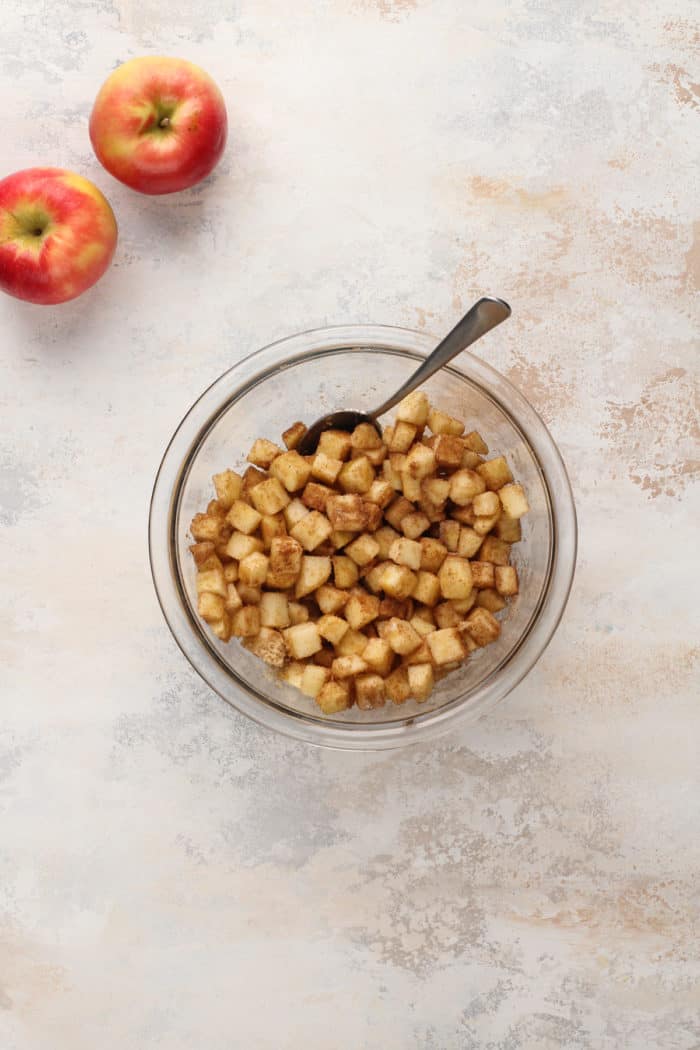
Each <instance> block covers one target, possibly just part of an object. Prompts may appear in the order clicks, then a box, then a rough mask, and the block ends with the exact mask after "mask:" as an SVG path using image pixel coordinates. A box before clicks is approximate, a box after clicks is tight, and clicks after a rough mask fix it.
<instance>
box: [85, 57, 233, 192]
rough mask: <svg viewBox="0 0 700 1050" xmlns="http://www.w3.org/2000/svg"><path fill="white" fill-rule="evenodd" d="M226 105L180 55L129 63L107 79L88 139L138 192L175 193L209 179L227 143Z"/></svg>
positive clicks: (203, 75)
mask: <svg viewBox="0 0 700 1050" xmlns="http://www.w3.org/2000/svg"><path fill="white" fill-rule="evenodd" d="M227 132H228V120H227V117H226V105H225V103H224V99H223V96H222V94H221V92H220V91H219V89H218V87H217V86H216V84H215V83H214V81H213V80H212V79H211V77H210V76H209V74H208V73H205V72H204V70H203V69H200V68H199V66H195V65H193V64H192V63H191V62H186V61H185V60H184V59H181V58H167V57H165V56H156V55H154V56H148V57H144V58H132V59H130V61H128V62H125V63H124V64H123V65H121V66H119V68H118V69H115V71H114V72H113V73H112V74H111V75H110V76H109V77H108V78H107V80H106V81H105V82H104V84H103V85H102V87H101V88H100V91H99V94H98V95H97V98H96V99H95V104H94V106H93V109H92V113H91V115H90V139H91V141H92V145H93V149H94V150H95V153H96V154H97V157H98V160H99V161H100V163H101V164H103V165H104V167H105V168H106V169H107V171H108V172H110V174H112V175H114V177H115V178H117V179H119V180H120V181H121V182H123V183H125V184H126V185H127V186H130V187H131V188H132V189H134V190H139V192H140V193H150V194H160V193H176V192H177V191H178V190H184V189H187V187H188V186H194V185H195V183H197V182H200V181H201V180H202V179H204V178H206V176H207V175H209V173H210V172H211V171H212V170H213V169H214V167H215V166H216V164H217V163H218V161H219V159H220V157H221V154H222V153H223V151H224V146H225V145H226V136H227Z"/></svg>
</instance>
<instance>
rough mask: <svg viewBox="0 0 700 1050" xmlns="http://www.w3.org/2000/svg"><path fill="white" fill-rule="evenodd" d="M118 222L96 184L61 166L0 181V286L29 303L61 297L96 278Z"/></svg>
mask: <svg viewBox="0 0 700 1050" xmlns="http://www.w3.org/2000/svg"><path fill="white" fill-rule="evenodd" d="M116 243H117V223H116V220H115V218H114V213H113V211H112V209H111V208H110V206H109V203H108V202H107V200H105V198H104V197H103V196H102V194H101V193H100V191H99V190H98V188H97V186H93V184H92V183H91V182H88V180H87V179H84V178H83V177H82V176H81V175H76V174H75V173H74V172H72V171H63V169H61V168H27V169H26V170H25V171H16V172H15V174H14V175H8V176H7V178H6V179H3V180H2V181H0V288H2V290H3V291H4V292H8V293H9V294H10V295H14V296H16V297H17V298H18V299H26V300H28V302H30V303H42V304H45V305H48V304H53V303H64V302H65V301H66V300H67V299H74V298H75V297H76V295H80V294H81V293H82V292H84V291H85V290H86V289H87V288H90V286H91V285H93V284H94V283H95V281H98V280H99V279H100V277H101V276H102V274H103V273H104V272H105V270H106V269H107V267H108V266H109V264H110V262H111V260H112V256H113V255H114V248H115V246H116Z"/></svg>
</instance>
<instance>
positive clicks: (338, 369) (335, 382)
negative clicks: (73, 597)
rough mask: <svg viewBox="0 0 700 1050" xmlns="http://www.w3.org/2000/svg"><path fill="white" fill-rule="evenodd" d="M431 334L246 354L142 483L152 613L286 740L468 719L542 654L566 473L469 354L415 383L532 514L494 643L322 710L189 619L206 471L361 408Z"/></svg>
mask: <svg viewBox="0 0 700 1050" xmlns="http://www.w3.org/2000/svg"><path fill="white" fill-rule="evenodd" d="M434 345H435V341H434V340H433V339H432V338H431V337H430V336H428V335H426V334H425V333H420V332H414V331H410V330H408V329H403V328H390V327H385V326H381V325H352V326H347V327H337V328H324V329H318V330H316V331H311V332H304V333H302V334H300V335H294V336H291V337H290V338H288V339H283V340H281V341H280V342H277V343H273V344H272V345H271V346H268V347H265V348H264V349H263V350H259V351H258V352H257V353H255V354H252V355H251V356H250V357H247V358H246V359H245V360H243V361H241V362H240V363H239V364H237V365H235V366H234V367H233V368H232V369H230V371H228V372H226V373H225V374H224V375H223V376H221V378H220V379H218V380H217V381H216V382H215V383H213V384H212V386H210V387H209V389H208V390H207V391H205V393H204V394H203V395H202V396H201V397H200V398H199V400H198V401H196V402H195V404H194V405H193V406H192V408H191V409H190V410H189V412H188V413H187V415H186V416H185V418H184V419H183V420H182V422H181V423H180V425H179V427H178V428H177V430H176V431H175V434H174V435H173V438H172V440H171V442H170V444H169V445H168V448H167V449H166V452H165V455H164V457H163V461H162V463H161V465H160V469H159V471H158V475H157V477H156V481H155V486H154V489H153V497H152V501H151V512H150V522H149V547H150V557H151V569H152V573H153V580H154V583H155V587H156V592H157V594H158V599H159V601H160V605H161V608H162V610H163V614H164V616H165V619H166V620H167V622H168V625H169V627H170V629H171V631H172V633H173V635H174V637H175V640H176V641H177V643H178V645H179V646H180V648H181V649H182V651H183V653H184V654H185V656H186V657H187V659H188V660H189V661H190V663H191V664H192V666H193V667H194V668H195V670H196V671H197V672H198V673H199V674H200V675H201V676H202V678H203V679H204V680H205V681H206V682H207V683H208V684H209V685H210V686H211V688H212V689H214V690H215V691H216V692H217V693H218V694H219V696H221V697H222V698H223V699H224V700H226V701H227V702H228V703H230V704H231V705H232V706H233V707H235V708H236V709H237V710H239V711H241V712H243V713H244V714H246V715H248V716H249V717H250V718H253V719H255V720H256V721H257V722H259V723H261V724H263V725H265V726H268V727H269V728H271V729H276V730H279V731H280V732H283V733H286V734H288V735H289V736H293V737H296V738H298V739H301V740H306V741H308V742H310V743H314V744H322V745H325V746H329V747H338V748H350V749H354V748H359V749H367V750H370V749H371V750H374V749H382V748H392V747H400V746H402V745H404V744H409V743H413V742H415V741H418V740H425V739H429V738H431V737H433V736H435V735H437V734H439V733H443V732H445V731H446V730H448V729H449V728H450V727H451V726H453V725H454V724H455V723H456V722H458V721H459V722H467V721H474V720H475V719H477V718H478V717H480V716H481V715H483V714H484V712H485V711H488V710H489V709H490V708H491V707H493V706H494V705H495V704H496V703H497V702H498V701H499V700H502V699H503V697H505V696H506V695H507V694H508V693H509V692H510V691H511V689H513V688H514V687H515V686H516V685H517V684H518V682H520V681H521V679H522V678H523V677H524V676H525V675H526V674H527V673H528V671H529V670H530V668H531V667H532V666H533V665H534V664H535V662H536V661H537V660H538V659H539V657H540V656H541V655H542V653H543V652H544V649H545V648H546V646H547V644H548V642H549V640H550V638H551V637H552V635H553V633H554V631H555V630H556V627H557V625H558V623H559V621H560V619H561V616H562V613H563V611H564V607H565V605H566V601H567V598H568V595H569V590H570V588H571V583H572V580H573V575H574V566H575V561H576V513H575V509H574V502H573V497H572V494H571V487H570V484H569V479H568V477H567V474H566V469H565V467H564V464H563V462H562V459H561V456H560V455H559V452H558V450H557V447H556V445H555V444H554V441H553V440H552V438H551V436H550V434H549V432H548V430H547V428H546V427H545V425H544V423H543V422H542V420H541V419H540V417H539V416H538V415H537V413H536V412H535V411H534V409H533V408H532V407H531V405H529V404H528V402H527V401H526V400H525V398H524V397H523V396H522V394H520V393H519V392H518V391H517V390H516V389H515V388H514V387H513V386H511V384H510V383H509V382H508V381H507V380H506V379H504V377H503V376H502V375H500V374H499V373H498V372H496V371H494V369H493V368H490V367H489V365H487V364H484V362H483V361H481V360H480V359H479V358H477V357H473V356H472V355H471V354H469V353H463V354H461V355H460V357H459V359H458V361H459V364H456V363H455V364H453V365H452V366H450V367H449V368H445V369H443V370H442V371H440V372H438V373H437V374H436V375H435V376H434V377H433V378H432V379H431V380H429V382H428V383H427V384H426V385H425V388H424V389H425V391H426V393H427V394H428V397H430V399H431V400H432V401H433V402H434V404H435V405H436V406H437V407H439V408H441V409H443V410H444V411H446V412H449V413H450V414H451V415H454V416H457V417H458V418H460V419H464V420H466V422H467V427H468V429H472V428H476V429H478V430H479V431H480V432H481V434H482V435H483V436H484V439H485V440H486V442H487V443H488V445H489V447H490V449H491V451H492V454H501V453H502V454H504V455H506V456H507V458H508V460H509V462H510V464H511V466H512V469H513V473H514V475H515V476H516V478H517V479H518V480H519V481H521V482H522V483H523V485H524V486H525V489H526V492H527V495H528V499H529V502H530V507H531V511H530V513H529V514H528V515H527V516H526V517H525V518H524V519H523V539H522V543H520V544H518V545H517V546H516V547H515V548H514V559H513V561H514V564H515V565H516V566H517V568H518V573H519V576H520V594H519V596H518V597H517V598H516V599H515V600H512V601H511V602H510V603H509V605H508V606H507V608H506V609H505V610H504V612H503V613H502V614H500V616H501V621H502V634H501V637H500V639H499V640H498V641H497V642H496V643H495V644H493V645H490V646H488V647H487V648H485V649H480V650H478V651H477V652H474V653H473V654H472V655H471V657H470V658H469V660H468V662H467V663H466V664H465V665H464V666H463V667H461V668H460V669H459V670H456V671H453V672H452V673H451V674H450V675H448V676H447V677H446V678H444V679H443V680H442V681H441V682H439V683H438V686H437V688H436V689H435V692H434V693H433V695H432V696H431V697H430V699H429V700H428V701H427V702H426V703H423V704H418V703H415V702H414V701H409V702H408V703H406V704H404V705H402V706H395V705H393V704H391V703H388V704H387V705H386V706H385V707H384V708H381V709H377V710H372V711H360V710H358V709H357V708H351V709H350V710H349V711H346V712H342V713H341V714H337V715H333V716H330V717H328V716H323V715H322V714H321V712H320V711H319V709H318V707H317V706H316V704H315V703H314V701H313V700H311V699H309V698H307V697H304V696H302V695H301V694H300V693H299V692H298V691H297V690H295V689H293V688H292V687H291V686H288V685H287V684H286V683H284V682H281V681H280V680H279V679H277V678H276V677H275V674H274V672H273V671H272V670H271V669H270V668H268V667H267V665H265V664H263V663H262V662H261V661H260V660H259V659H258V658H256V657H254V656H252V655H251V654H250V653H249V652H247V651H246V650H245V649H243V648H242V646H241V645H240V644H239V643H238V642H237V641H236V640H232V641H231V642H229V643H223V642H220V641H219V640H218V639H217V638H215V637H214V636H213V635H212V633H211V632H210V631H209V629H208V628H207V627H206V625H205V624H203V623H201V621H200V620H199V619H198V617H197V613H196V607H197V599H196V592H195V572H194V566H193V562H192V558H191V555H190V554H189V551H188V549H187V548H188V544H189V543H190V542H191V540H190V538H189V536H188V527H189V523H190V521H191V519H192V517H193V515H194V514H195V513H197V512H198V511H200V510H202V509H203V508H204V507H205V506H206V504H207V502H208V501H209V500H210V499H211V498H212V496H213V491H212V481H211V478H212V475H213V474H215V473H217V472H218V471H220V470H223V469H224V468H226V467H233V468H234V469H235V468H236V467H237V466H240V465H241V464H242V462H243V460H244V457H245V454H246V453H247V451H248V449H249V448H250V446H251V444H252V443H253V441H254V440H255V438H257V437H267V438H270V439H272V440H274V441H279V440H280V434H281V433H282V431H283V430H285V429H286V428H287V427H288V426H290V425H291V424H292V423H293V422H294V421H295V420H297V419H301V420H304V421H305V422H307V423H311V422H312V421H313V420H314V419H317V418H318V416H320V415H322V414H324V413H326V412H330V411H332V410H334V409H337V408H357V409H371V408H372V406H373V405H375V404H378V403H380V402H381V401H382V400H383V399H384V398H385V397H386V396H387V395H388V394H390V393H391V392H392V391H393V390H395V389H397V388H398V386H399V385H400V384H401V383H402V382H403V381H404V380H405V379H406V378H407V377H408V376H409V375H410V373H411V372H412V371H413V370H414V368H415V367H416V365H417V364H418V362H419V361H420V359H421V358H422V357H425V356H426V354H428V353H430V351H431V350H432V349H433V347H434Z"/></svg>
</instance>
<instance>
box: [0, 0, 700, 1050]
mask: <svg viewBox="0 0 700 1050" xmlns="http://www.w3.org/2000/svg"><path fill="white" fill-rule="evenodd" d="M166 6H167V15H166V14H165V10H166ZM689 10H690V8H689V5H688V4H687V3H684V2H681V0H662V2H657V3H654V4H643V3H636V2H628V3H622V4H620V3H618V2H614V3H613V2H612V0H608V2H599V3H587V2H585V0H583V2H569V0H567V2H564V0H561V2H557V0H512V2H511V3H505V2H502V0H492V2H490V3H477V2H474V3H471V2H470V3H466V2H462V0H435V2H430V0H325V2H317V3H316V2H312V0H299V2H297V3H296V4H294V5H289V4H287V3H283V2H281V0H264V2H263V0H260V2H258V0H238V2H233V0H202V2H201V3H197V4H195V3H192V2H190V0H171V2H170V3H169V4H168V5H165V4H162V3H160V2H157V0H71V2H67V0H62V2H61V0H56V2H54V3H51V4H49V3H45V2H39V0H4V3H3V5H2V33H1V34H0V97H2V99H3V133H2V166H3V172H2V173H3V174H4V173H6V172H9V171H12V170H14V169H16V168H21V167H26V166H30V165H32V164H36V163H47V162H48V163H58V164H60V165H62V166H66V167H70V168H74V169H76V170H78V171H80V172H82V173H83V174H86V175H87V176H88V177H90V178H93V179H95V181H96V182H97V183H98V185H99V186H100V187H101V188H102V189H103V190H104V191H105V192H106V193H107V195H108V196H109V198H110V200H111V201H112V203H113V205H114V208H115V211H116V213H117V217H118V220H119V222H120V228H121V239H120V244H119V247H118V250H117V256H116V262H115V265H114V267H113V268H112V270H111V271H110V273H109V274H108V276H107V277H106V278H105V279H104V280H103V281H102V282H101V284H100V285H98V286H97V287H96V288H95V289H93V291H92V292H90V293H88V294H87V295H86V296H85V297H84V298H83V299H81V300H78V301H76V302H75V303H72V304H69V305H67V306H64V307H62V308H60V309H44V310H42V309H40V308H33V307H29V306H26V305H23V304H20V303H15V302H13V301H11V300H9V299H4V300H3V301H2V302H0V333H1V336H0V340H1V346H2V378H1V380H0V398H1V399H2V428H1V429H0V466H1V473H0V486H1V488H0V525H1V527H2V528H1V531H0V542H1V544H2V548H1V551H2V553H1V555H0V557H1V558H2V580H3V602H2V609H1V611H0V621H1V624H2V628H1V631H0V682H1V685H0V694H1V709H0V718H1V726H0V729H1V732H2V752H1V755H0V778H1V780H2V792H1V794H0V800H1V804H2V809H3V814H2V826H1V832H0V857H1V867H0V909H1V918H0V922H1V925H0V1045H1V1046H2V1048H3V1050H83V1048H85V1050H93V1048H94V1047H96V1046H99V1047H100V1048H102V1050H149V1048H151V1047H166V1048H167V1050H192V1048H194V1047H208V1048H209V1050H230V1048H232V1047H236V1048H237V1047H245V1048H252V1050H299V1048H302V1047H304V1048H307V1047H308V1048H313V1050H360V1048H363V1050H364V1048H366V1050H370V1048H371V1050H374V1048H375V1047H376V1048H379V1047H381V1048H382V1050H425V1048H433V1050H472V1048H484V1050H534V1048H537V1050H540V1048H545V1050H555V1048H556V1050H558V1048H561V1047H564V1048H566V1050H583V1048H589V1047H590V1048H596V1050H599V1048H600V1050H613V1048H615V1050H617V1048H620V1050H623V1048H624V1050H648V1048H659V1050H661V1048H663V1050H693V1048H697V1047H698V1045H699V1044H700V957H699V956H700V953H699V949H698V945H699V944H700V922H699V919H698V903H699V902H698V888H697V873H698V868H699V865H700V849H699V845H698V844H699V842H700V838H699V836H698V827H699V826H700V825H699V820H700V785H699V783H698V734H699V731H700V710H699V708H698V676H697V670H696V665H694V663H693V660H694V656H695V655H696V654H695V653H694V651H693V644H694V643H693V638H695V639H697V627H698V618H697V601H696V599H695V597H694V587H697V581H696V582H695V584H693V582H692V572H693V561H694V559H695V560H696V550H697V535H696V533H695V521H696V519H697V515H698V510H699V509H700V508H699V507H698V500H697V489H695V491H693V489H692V487H691V485H692V475H693V470H694V469H695V468H696V467H697V463H694V462H693V460H694V458H695V460H697V458H698V441H697V433H695V434H694V433H693V426H694V425H695V423H696V420H697V400H696V398H697V388H696V387H695V385H694V375H693V371H694V368H695V366H696V363H697V356H696V355H697V343H694V338H695V336H696V333H697V321H698V315H697V312H694V304H695V307H696V306H697V298H695V299H694V298H693V297H694V296H695V297H697V286H698V265H699V260H700V254H699V247H698V226H697V224H696V225H695V227H694V226H693V220H697V218H698V210H697V209H698V200H697V196H698V195H697V164H696V162H697V156H696V155H695V156H694V150H695V147H696V146H697V142H698V139H699V120H698V107H699V105H700V99H699V97H698V96H699V92H700V88H699V87H698V83H697V81H698V80H699V79H700V77H699V76H698V31H697V27H695V26H693V25H692V24H691V23H690V21H689V20H688V14H687V12H688V11H689ZM684 12H685V14H684ZM144 52H164V53H172V54H181V55H183V56H186V57H188V58H190V59H192V60H193V61H195V62H199V63H200V64H202V65H203V66H204V67H205V68H207V69H208V70H209V71H210V72H211V73H212V75H213V76H214V77H215V78H216V79H217V80H218V81H219V83H220V84H221V86H222V89H223V90H224V93H225V95H226V98H227V101H228V104H229V109H230V117H231V125H232V136H231V144H230V148H229V150H228V152H227V154H226V157H225V160H224V162H223V163H222V166H221V167H220V168H219V170H218V172H217V173H216V175H215V177H214V178H212V179H211V180H210V181H209V182H208V183H207V184H206V185H204V186H202V187H201V188H200V189H199V190H196V191H191V192H187V193H185V194H183V195H182V196H180V197H179V198H177V199H146V198H141V197H138V196H136V195H134V194H132V193H130V192H129V191H127V190H126V189H125V188H123V187H121V186H120V185H118V184H116V183H115V182H114V181H113V180H111V179H110V177H109V176H108V175H107V174H106V173H105V172H103V171H102V170H101V169H100V168H99V166H98V165H97V163H96V161H95V160H94V158H93V156H92V154H91V151H90V147H89V142H88V137H87V130H86V124H87V117H88V113H89V108H90V104H91V101H92V98H93V96H94V93H95V92H96V90H97V87H98V85H99V83H100V82H101V80H102V79H103V78H104V76H105V75H106V74H107V73H108V72H109V70H110V69H111V68H113V67H114V65H115V64H116V63H117V62H119V61H121V60H124V59H126V58H128V57H131V56H132V55H136V54H141V53H144ZM693 186H694V187H695V188H693ZM481 291H489V292H494V293H496V294H500V295H503V296H504V297H505V298H507V299H509V300H510V301H511V303H512V304H513V307H514V311H515V313H514V317H513V319H512V320H511V321H510V322H509V323H508V325H506V326H504V328H502V329H501V330H500V331H499V333H498V336H497V337H494V338H493V340H492V341H491V342H490V344H489V348H488V352H489V354H490V355H492V356H493V359H494V360H495V362H496V364H497V366H498V367H500V368H502V369H503V370H504V371H505V372H506V373H507V374H508V375H509V376H510V377H511V378H512V379H513V380H514V381H515V382H516V383H518V384H519V385H520V386H521V387H522V389H523V390H524V391H525V392H526V393H527V395H528V396H529V397H530V399H531V400H532V402H533V403H534V404H535V406H536V407H537V408H538V409H539V410H540V411H541V412H542V414H543V415H544V417H545V418H546V420H547V422H548V423H549V424H550V426H551V429H552V431H553V433H554V436H555V437H556V439H557V440H558V441H559V443H560V445H561V448H562V451H563V453H564V455H565V458H566V459H567V462H568V465H569V467H570V471H571V474H572V479H573V483H574V487H575V491H576V495H577V500H578V506H579V513H580V525H581V555H580V563H579V570H578V576H577V580H576V584H575V588H574V592H573V595H572V599H571V603H570V605H569V609H568V612H567V616H566V619H565V622H564V624H563V626H562V628H561V629H560V631H559V633H558V635H557V636H556V638H555V640H554V642H553V643H552V645H551V647H550V648H549V650H548V652H547V653H546V655H545V657H544V658H543V659H542V661H541V662H540V664H539V666H538V667H537V669H536V670H535V671H534V672H533V673H532V674H531V675H530V677H529V678H528V680H527V681H526V682H525V683H523V684H522V685H521V686H520V688H519V689H518V690H517V691H516V692H515V694H514V695H512V697H511V698H510V699H509V700H508V701H507V702H506V703H504V704H503V705H502V706H501V707H500V708H499V709H498V710H497V712H496V713H494V714H493V715H492V716H490V717H489V718H488V719H487V720H485V721H482V722H481V723H480V724H479V725H478V726H477V727H476V728H473V729H467V730H464V731H463V733H462V734H461V735H458V736H456V737H454V738H453V739H450V740H449V741H446V742H444V743H443V744H441V745H439V746H434V747H430V748H427V749H425V750H421V749H417V750H412V751H407V752H405V753H396V754H388V755H387V754H385V755H382V756H379V757H372V756H369V757H363V756H360V755H344V754H334V753H321V752H319V751H314V750H310V749H308V748H306V747H303V746H297V745H293V744H289V743H286V742H285V741H284V740H280V739H276V738H273V737H272V736H271V735H268V734H267V733H265V732H263V731H261V730H258V729H257V728H256V727H255V726H253V725H250V724H247V723H246V722H244V721H243V720H242V719H241V718H240V717H238V716H237V715H236V714H235V713H233V712H232V711H230V710H229V709H228V708H226V707H225V705H224V704H222V703H221V702H220V701H218V700H217V699H216V698H215V697H213V696H212V695H211V694H210V693H209V692H208V691H207V689H206V688H204V687H203V686H202V685H201V684H200V682H199V681H198V680H197V678H196V677H195V676H194V674H193V673H192V672H191V671H190V670H189V668H188V667H187V666H186V664H185V663H184V661H183V658H182V657H181V655H180V653H179V652H178V651H177V649H176V647H175V645H174V643H173V642H172V641H171V638H170V636H169V634H168V632H167V630H166V628H165V626H164V623H163V620H162V618H161V615H160V612H159V610H158V607H157V605H156V601H155V598H154V596H153V593H152V588H151V583H150V578H149V573H148V565H147V554H146V542H145V535H146V516H147V509H148V498H149V493H150V488H151V484H152V479H153V476H154V472H155V469H156V467H157V464H158V461H159V458H160V455H161V452H162V450H163V447H164V445H165V443H166V441H167V439H168V437H169V435H170V433H171V431H172V429H173V427H174V425H175V423H176V422H177V421H178V419H179V418H180V416H181V415H182V413H183V411H184V409H185V408H186V407H187V406H188V405H189V403H190V402H191V401H192V399H193V398H194V397H195V395H197V394H198V393H199V392H200V391H201V390H202V389H203V388H204V387H205V386H206V385H207V384H208V383H209V382H210V381H211V380H212V379H213V378H214V377H216V376H217V375H218V374H219V373H220V372H221V371H222V370H223V369H224V368H225V367H226V366H227V365H229V364H230V363H231V362H232V361H233V360H235V359H236V358H237V357H238V356H239V355H242V354H246V353H248V352H250V351H251V350H253V349H255V348H256V347H258V346H260V345H262V344H264V343H267V342H269V341H270V340H272V339H274V338H276V337H279V336H282V335H284V334H286V333H288V332H292V331H295V330H299V329H302V328H308V327H313V326H318V325H322V324H326V323H333V322H354V321H367V320H373V321H382V322H386V323H397V324H405V325H409V326H414V327H421V328H423V327H424V328H426V329H428V330H431V331H435V332H436V333H441V332H442V331H444V330H445V329H446V328H447V327H448V326H449V325H450V324H451V322H452V321H453V320H454V319H455V317H456V316H457V315H458V314H459V312H460V311H461V309H462V308H463V307H464V306H466V305H467V304H468V303H469V302H470V301H471V300H472V299H473V298H474V297H475V296H476V295H477V294H478V293H479V292H481Z"/></svg>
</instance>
